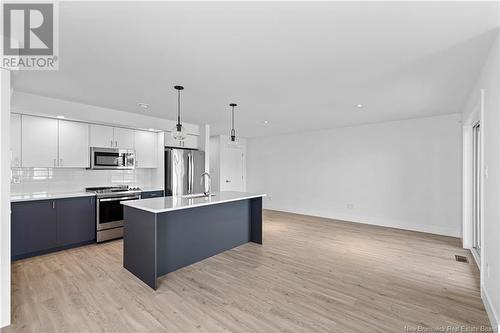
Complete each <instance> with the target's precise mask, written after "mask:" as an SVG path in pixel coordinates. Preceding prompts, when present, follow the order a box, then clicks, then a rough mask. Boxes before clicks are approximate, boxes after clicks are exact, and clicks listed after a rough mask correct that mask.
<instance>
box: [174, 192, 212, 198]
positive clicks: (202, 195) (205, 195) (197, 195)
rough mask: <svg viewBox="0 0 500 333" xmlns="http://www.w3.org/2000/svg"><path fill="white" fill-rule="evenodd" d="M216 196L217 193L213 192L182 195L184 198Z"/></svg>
mask: <svg viewBox="0 0 500 333" xmlns="http://www.w3.org/2000/svg"><path fill="white" fill-rule="evenodd" d="M213 196H215V194H211V193H207V194H205V193H193V194H186V195H181V198H184V199H196V198H209V197H213Z"/></svg>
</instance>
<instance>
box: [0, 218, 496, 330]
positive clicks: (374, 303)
mask: <svg viewBox="0 0 500 333" xmlns="http://www.w3.org/2000/svg"><path fill="white" fill-rule="evenodd" d="M455 255H463V256H467V257H468V259H469V262H468V263H462V262H458V261H456V260H455ZM122 260H123V241H122V240H115V241H110V242H107V243H101V244H92V245H88V246H83V247H79V248H75V249H70V250H65V251H61V252H56V253H52V254H46V255H42V256H37V257H33V258H28V259H24V260H19V261H16V262H14V263H13V265H12V292H13V294H12V325H11V326H9V327H8V328H4V329H3V330H2V333H11V332H120V333H123V332H222V331H225V332H405V331H410V330H412V329H417V328H418V327H421V328H422V327H428V328H439V327H443V326H449V325H451V326H462V325H464V326H467V327H480V326H488V325H489V321H488V317H487V314H486V312H485V309H484V306H483V303H482V301H481V296H480V291H479V271H478V269H477V266H476V264H475V263H474V261H473V260H474V259H473V258H472V257H471V256H470V252H469V251H468V250H465V249H462V246H461V242H460V239H458V238H453V237H446V236H438V235H432V234H426V233H419V232H413V231H404V230H398V229H392V228H385V227H377V226H371V225H365V224H358V223H350V222H343V221H336V220H329V219H323V218H316V217H309V216H304V215H296V214H290V213H283V212H277V211H269V210H266V211H264V217H263V245H262V246H261V245H258V244H255V243H246V244H244V245H241V246H239V247H236V248H234V249H232V250H229V251H226V252H223V253H221V254H218V255H216V256H213V257H210V258H208V259H206V260H203V261H201V262H198V263H195V264H193V265H190V266H187V267H185V268H182V269H179V270H177V271H175V272H172V273H169V274H167V275H165V276H163V277H161V278H159V283H158V289H157V290H156V291H155V290H153V289H151V288H150V287H148V286H147V285H146V284H144V283H143V282H141V281H140V280H139V279H137V278H136V277H135V276H134V275H132V274H131V273H130V272H128V271H127V270H126V269H125V268H124V267H123V266H122Z"/></svg>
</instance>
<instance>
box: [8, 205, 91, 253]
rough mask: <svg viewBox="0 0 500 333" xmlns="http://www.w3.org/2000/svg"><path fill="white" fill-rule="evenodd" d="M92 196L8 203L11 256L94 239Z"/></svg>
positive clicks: (63, 246) (52, 249)
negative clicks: (9, 206) (9, 204)
mask: <svg viewBox="0 0 500 333" xmlns="http://www.w3.org/2000/svg"><path fill="white" fill-rule="evenodd" d="M95 200H96V199H95V197H77V198H65V199H55V200H34V201H23V202H13V203H11V211H12V215H11V230H12V231H11V248H12V253H11V255H12V259H14V260H15V259H21V258H27V257H32V256H36V255H39V254H43V253H48V252H53V251H57V250H62V249H66V248H70V247H75V246H79V245H83V244H89V243H93V242H94V241H95V236H96V231H95V229H96V208H95Z"/></svg>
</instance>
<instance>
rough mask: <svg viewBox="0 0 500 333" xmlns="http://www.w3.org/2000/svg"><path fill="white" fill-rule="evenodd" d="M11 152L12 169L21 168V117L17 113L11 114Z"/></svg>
mask: <svg viewBox="0 0 500 333" xmlns="http://www.w3.org/2000/svg"><path fill="white" fill-rule="evenodd" d="M10 151H11V156H12V158H11V160H10V166H11V167H20V166H21V115H20V114H17V113H11V114H10Z"/></svg>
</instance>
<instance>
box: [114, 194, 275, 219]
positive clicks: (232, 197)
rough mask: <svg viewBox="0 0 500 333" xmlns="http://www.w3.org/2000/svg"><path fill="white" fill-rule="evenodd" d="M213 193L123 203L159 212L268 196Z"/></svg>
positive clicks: (123, 202)
mask: <svg viewBox="0 0 500 333" xmlns="http://www.w3.org/2000/svg"><path fill="white" fill-rule="evenodd" d="M212 194H213V195H212V196H210V197H200V198H182V197H161V198H151V199H141V200H127V201H122V202H121V204H122V205H124V206H127V207H131V208H136V209H140V210H143V211H147V212H150V213H155V214H159V213H165V212H170V211H174V210H181V209H188V208H194V207H201V206H209V205H216V204H222V203H226V202H232V201H239V200H247V199H254V198H259V197H265V196H266V194H258V193H249V192H232V191H223V192H213V193H212Z"/></svg>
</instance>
